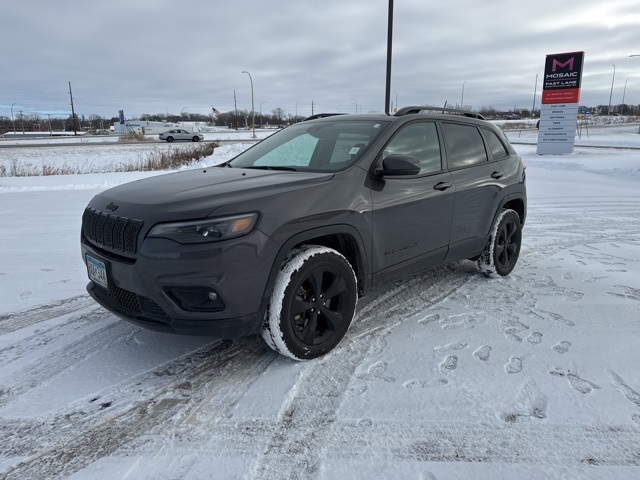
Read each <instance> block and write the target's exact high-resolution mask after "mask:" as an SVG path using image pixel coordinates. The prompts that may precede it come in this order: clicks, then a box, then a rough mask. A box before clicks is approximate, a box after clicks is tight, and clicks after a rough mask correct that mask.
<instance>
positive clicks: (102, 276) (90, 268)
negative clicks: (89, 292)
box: [87, 255, 109, 288]
mask: <svg viewBox="0 0 640 480" xmlns="http://www.w3.org/2000/svg"><path fill="white" fill-rule="evenodd" d="M87 272H88V273H89V278H90V279H91V280H93V281H94V282H95V283H97V284H98V285H102V286H103V287H104V288H109V281H108V280H107V266H106V265H105V264H104V262H101V261H100V260H98V259H96V258H93V257H92V256H91V255H87Z"/></svg>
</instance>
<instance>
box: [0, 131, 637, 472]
mask: <svg viewBox="0 0 640 480" xmlns="http://www.w3.org/2000/svg"><path fill="white" fill-rule="evenodd" d="M637 128H638V127H637V125H636V126H624V127H614V128H606V129H605V128H602V129H592V130H591V131H590V132H589V138H588V141H589V142H591V143H589V145H592V146H595V145H605V146H613V147H627V148H628V147H640V135H638V134H637ZM594 130H596V131H594ZM525 132H527V133H526V134H525ZM535 135H537V131H535V132H534V131H530V132H529V131H522V132H518V131H515V132H510V133H509V136H510V138H511V140H512V141H514V142H522V143H531V142H535ZM584 138H585V136H584V135H583V136H582V138H581V139H580V141H578V142H577V143H579V144H582V140H584ZM515 146H516V150H518V152H519V153H520V154H521V155H522V156H523V157H524V158H525V160H526V162H527V165H528V168H527V178H528V180H527V181H528V193H529V216H528V219H527V224H526V226H525V229H524V245H523V249H522V253H521V258H520V261H519V263H518V265H517V267H516V269H515V270H514V272H513V273H512V274H511V275H510V276H508V277H506V278H500V279H487V278H485V277H484V276H483V275H481V274H479V273H478V272H477V271H476V270H475V268H474V267H473V265H472V264H471V263H468V262H461V263H458V264H456V265H452V266H448V267H443V268H439V269H436V270H433V271H430V272H427V273H424V274H422V275H419V276H416V277H412V278H408V279H406V280H404V281H402V282H398V283H396V284H393V285H391V286H388V287H386V288H383V289H380V290H378V291H376V292H374V293H372V294H371V295H369V296H368V297H367V298H364V299H362V300H361V301H360V303H359V306H358V310H357V315H356V318H355V320H354V323H353V325H352V327H351V329H350V330H349V332H348V334H347V336H346V338H345V339H344V340H343V342H342V344H341V345H340V346H339V347H338V348H337V349H336V350H335V351H334V352H332V353H331V354H329V355H328V356H327V357H325V358H322V359H319V360H316V361H311V362H307V363H296V362H293V361H290V360H288V359H286V358H284V357H281V356H278V355H276V354H275V353H273V352H271V351H270V350H269V349H268V348H267V347H265V346H264V345H263V344H262V343H261V342H260V341H258V340H256V339H244V340H241V341H234V342H229V341H223V342H221V341H217V340H214V339H209V338H197V337H179V336H171V335H164V334H160V333H154V332H149V331H146V330H141V329H139V328H136V327H134V326H132V325H130V324H128V323H127V322H124V321H121V320H119V319H117V318H116V317H114V316H113V315H111V314H109V313H107V312H105V311H104V310H103V309H101V308H100V307H98V306H97V305H96V304H95V303H93V301H92V300H91V299H90V298H89V297H88V295H87V294H86V293H85V290H84V287H85V284H86V282H87V280H86V271H85V267H84V265H83V263H82V261H81V259H80V253H79V230H80V220H81V216H82V211H83V210H84V207H85V205H86V204H87V202H88V201H89V199H90V198H91V197H92V196H93V195H95V194H96V193H97V192H99V191H101V190H103V189H105V188H108V187H111V186H114V185H117V184H120V183H123V182H126V181H131V180H134V179H137V178H141V177H145V176H149V175H151V174H150V173H126V174H124V173H111V174H110V173H102V174H89V175H68V176H53V177H23V178H14V177H0V219H1V220H2V228H0V438H2V442H0V476H3V478H5V477H6V478H19V479H35V478H71V479H74V480H78V479H105V480H106V479H125V478H126V479H170V478H171V479H173V478H186V479H210V478H224V479H227V478H238V479H241V478H246V479H290V478H301V479H310V478H315V479H336V478H349V479H370V478H385V479H402V480H405V479H416V480H418V479H420V480H433V479H439V480H449V479H469V478H478V479H496V480H499V479H505V480H506V479H541V478H544V479H561V478H562V479H565V478H566V479H579V478H587V479H629V480H631V479H637V478H640V368H638V365H640V348H639V345H640V343H639V338H640V315H639V314H638V312H639V311H640V310H639V307H640V150H632V149H623V148H612V149H596V148H577V149H576V152H575V153H574V154H573V155H567V156H545V157H540V156H538V155H536V153H535V145H526V144H522V145H521V144H520V143H518V144H516V145H515ZM246 147H247V145H225V146H222V147H220V148H219V149H217V150H216V152H215V153H214V155H213V156H212V157H211V158H209V159H207V160H206V161H205V162H202V163H204V164H214V163H217V162H220V161H223V160H225V159H226V158H229V157H231V156H233V155H234V154H236V153H238V152H239V151H241V150H242V149H244V148H246ZM74 148H82V147H74ZM74 148H70V147H47V148H35V147H34V148H26V149H0V161H5V160H7V158H8V156H9V155H27V154H29V155H32V157H29V158H32V159H34V160H33V161H35V159H37V158H46V159H47V160H51V161H56V162H61V163H63V164H64V163H65V162H67V163H68V164H71V163H72V162H88V163H91V162H103V161H110V160H108V159H107V160H105V159H101V158H97V157H95V156H94V155H103V154H105V155H106V153H101V152H110V153H108V155H111V157H110V158H113V159H116V158H122V157H123V155H124V152H125V151H126V148H127V147H125V146H121V145H113V146H112V147H111V146H102V147H94V148H92V149H87V150H85V151H84V153H83V154H82V155H78V156H75V154H74V153H73V152H74V151H75V150H74ZM148 148H155V146H150V147H148ZM21 150H22V153H19V154H18V153H16V152H19V151H21ZM29 150H33V151H34V152H31V153H29ZM132 155H135V154H132ZM154 174H155V173H154Z"/></svg>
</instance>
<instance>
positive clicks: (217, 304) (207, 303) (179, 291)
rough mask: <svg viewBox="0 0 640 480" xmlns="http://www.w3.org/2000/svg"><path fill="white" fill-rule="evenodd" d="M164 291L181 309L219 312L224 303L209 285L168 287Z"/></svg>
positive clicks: (223, 307)
mask: <svg viewBox="0 0 640 480" xmlns="http://www.w3.org/2000/svg"><path fill="white" fill-rule="evenodd" d="M165 291H166V292H167V294H168V295H169V297H170V298H171V299H172V300H173V301H174V302H175V303H176V304H177V305H178V306H179V307H180V308H182V309H183V310H188V311H191V312H220V311H222V310H224V309H225V304H224V302H223V301H222V299H221V298H220V295H218V292H216V291H215V290H212V289H211V287H169V288H166V289H165Z"/></svg>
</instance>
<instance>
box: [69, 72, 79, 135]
mask: <svg viewBox="0 0 640 480" xmlns="http://www.w3.org/2000/svg"><path fill="white" fill-rule="evenodd" d="M69 97H70V98H71V121H72V122H73V123H72V125H73V134H74V135H77V134H78V131H77V129H76V112H75V110H74V109H73V94H72V93H71V82H69Z"/></svg>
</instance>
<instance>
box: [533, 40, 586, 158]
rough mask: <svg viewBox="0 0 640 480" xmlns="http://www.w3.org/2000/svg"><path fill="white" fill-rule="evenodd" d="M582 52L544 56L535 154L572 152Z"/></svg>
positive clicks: (576, 121) (582, 60)
mask: <svg viewBox="0 0 640 480" xmlns="http://www.w3.org/2000/svg"><path fill="white" fill-rule="evenodd" d="M583 62H584V52H573V53H558V54H553V55H547V59H546V62H545V69H544V86H543V89H542V106H541V108H540V130H539V131H538V155H563V154H566V153H573V147H574V144H575V139H576V127H577V124H578V102H579V101H580V84H581V81H582V65H583Z"/></svg>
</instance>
